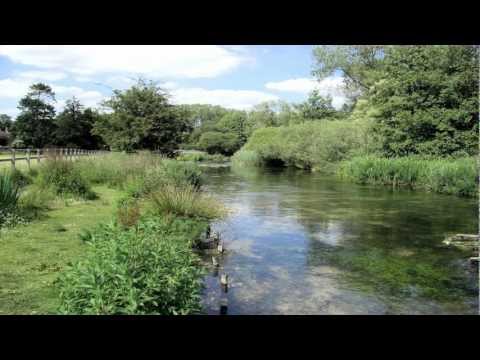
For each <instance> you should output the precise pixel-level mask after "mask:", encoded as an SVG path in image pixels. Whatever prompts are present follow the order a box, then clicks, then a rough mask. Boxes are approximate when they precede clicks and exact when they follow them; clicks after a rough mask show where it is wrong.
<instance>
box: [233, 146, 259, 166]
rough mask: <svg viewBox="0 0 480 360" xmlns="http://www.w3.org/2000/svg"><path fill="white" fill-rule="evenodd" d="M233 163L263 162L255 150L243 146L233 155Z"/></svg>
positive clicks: (257, 163)
mask: <svg viewBox="0 0 480 360" xmlns="http://www.w3.org/2000/svg"><path fill="white" fill-rule="evenodd" d="M232 164H233V165H235V166H260V165H261V164H262V162H261V159H260V157H259V155H258V154H257V153H256V152H255V151H251V150H245V149H244V148H243V149H240V150H239V151H237V152H236V153H235V155H233V156H232Z"/></svg>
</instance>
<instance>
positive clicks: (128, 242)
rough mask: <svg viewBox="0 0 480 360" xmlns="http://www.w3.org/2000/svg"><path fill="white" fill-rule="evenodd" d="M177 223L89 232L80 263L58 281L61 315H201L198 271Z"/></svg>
mask: <svg viewBox="0 0 480 360" xmlns="http://www.w3.org/2000/svg"><path fill="white" fill-rule="evenodd" d="M178 221H179V220H173V221H172V220H169V219H163V220H161V219H159V218H148V219H144V220H142V221H141V222H140V223H139V224H138V225H137V226H136V227H135V228H130V229H128V230H125V229H124V228H122V227H118V226H115V225H103V226H100V227H98V228H97V229H96V230H95V231H93V232H92V233H90V235H89V236H88V237H89V238H88V239H87V242H88V249H87V253H86V254H85V256H84V257H83V259H82V260H80V261H79V262H77V263H75V264H74V265H72V266H71V267H69V268H68V269H67V270H66V271H65V272H64V273H63V274H62V275H61V276H60V279H59V282H58V286H59V289H60V299H61V306H60V312H61V313H64V314H159V315H178V314H181V315H185V314H192V313H196V312H198V311H199V310H200V296H199V294H200V289H201V275H202V272H201V270H200V268H199V266H198V258H197V256H196V255H195V254H194V253H193V251H192V248H191V240H192V238H191V235H192V234H191V233H190V232H188V231H186V230H187V229H186V227H185V224H181V225H179V224H177V222H178Z"/></svg>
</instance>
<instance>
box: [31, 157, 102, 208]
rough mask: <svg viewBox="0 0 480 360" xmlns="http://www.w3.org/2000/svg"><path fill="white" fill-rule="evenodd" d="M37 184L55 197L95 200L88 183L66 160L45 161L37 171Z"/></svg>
mask: <svg viewBox="0 0 480 360" xmlns="http://www.w3.org/2000/svg"><path fill="white" fill-rule="evenodd" d="M38 184H39V186H40V187H42V188H44V189H46V188H50V189H52V190H53V191H54V192H55V193H56V194H57V195H62V196H66V195H72V196H74V197H80V198H83V199H93V198H95V193H94V192H93V191H92V190H91V189H90V184H89V183H88V181H87V180H86V179H85V178H84V177H83V175H82V173H81V172H80V171H79V170H78V169H77V168H76V167H75V166H74V164H73V163H71V162H69V161H67V160H61V159H47V160H46V161H45V162H44V163H43V164H42V165H41V167H40V169H39V175H38Z"/></svg>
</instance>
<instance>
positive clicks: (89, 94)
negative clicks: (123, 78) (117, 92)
mask: <svg viewBox="0 0 480 360" xmlns="http://www.w3.org/2000/svg"><path fill="white" fill-rule="evenodd" d="M30 85H32V81H31V79H30V78H27V77H18V78H7V79H1V80H0V99H6V100H10V101H11V100H15V102H17V101H19V100H20V99H21V98H22V97H24V96H25V95H26V94H27V93H28V91H29V87H30ZM52 88H53V91H54V92H55V95H56V96H55V97H56V99H57V102H56V103H54V105H55V108H56V110H57V111H61V110H63V106H64V105H65V101H66V100H67V99H71V98H72V97H73V96H75V97H76V98H77V99H78V100H79V101H80V102H81V103H82V104H83V105H85V106H87V107H96V106H98V105H99V103H100V102H101V101H102V100H103V99H104V98H105V96H104V95H103V94H101V93H100V92H98V91H92V90H85V89H82V88H80V87H77V86H60V85H54V86H52ZM2 111H4V113H5V114H8V115H10V116H16V115H17V114H18V112H19V110H18V109H16V108H8V109H4V110H2ZM7 111H8V112H7Z"/></svg>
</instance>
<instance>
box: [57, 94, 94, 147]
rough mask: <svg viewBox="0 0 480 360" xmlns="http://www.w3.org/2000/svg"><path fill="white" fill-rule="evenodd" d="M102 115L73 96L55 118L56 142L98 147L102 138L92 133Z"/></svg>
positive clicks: (72, 145)
mask: <svg viewBox="0 0 480 360" xmlns="http://www.w3.org/2000/svg"><path fill="white" fill-rule="evenodd" d="M99 117H100V115H99V114H98V113H97V112H96V111H94V110H92V109H90V108H87V109H84V107H83V105H82V104H80V102H79V101H78V100H77V99H76V98H75V97H73V98H72V99H71V100H67V102H66V105H65V109H64V110H63V111H62V112H61V113H60V114H58V116H57V118H56V119H55V123H56V126H57V128H56V131H55V138H56V144H57V145H60V146H66V147H76V148H82V149H98V148H99V147H101V146H102V143H103V142H102V139H101V138H100V137H99V136H97V135H94V134H93V133H92V129H93V126H94V124H95V122H96V121H97V120H98V118H99Z"/></svg>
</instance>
